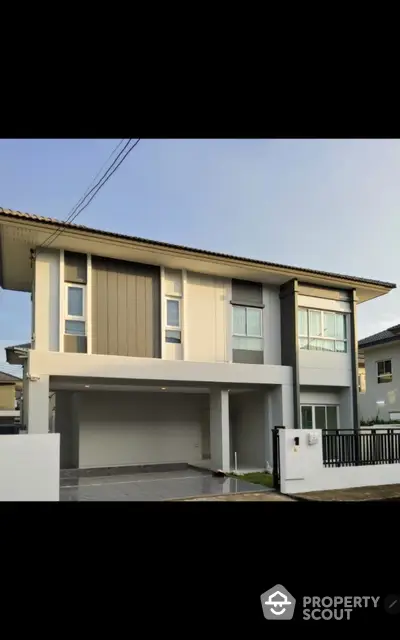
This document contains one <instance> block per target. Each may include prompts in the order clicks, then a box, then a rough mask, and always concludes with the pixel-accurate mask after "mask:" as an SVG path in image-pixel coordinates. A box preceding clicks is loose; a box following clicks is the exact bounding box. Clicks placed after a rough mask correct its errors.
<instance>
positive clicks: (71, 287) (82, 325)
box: [65, 282, 86, 336]
mask: <svg viewBox="0 0 400 640" xmlns="http://www.w3.org/2000/svg"><path fill="white" fill-rule="evenodd" d="M85 294H86V287H85V286H84V285H79V284H71V283H69V282H67V283H65V333H66V334H67V335H73V336H84V335H86V299H85V297H86V296H85Z"/></svg>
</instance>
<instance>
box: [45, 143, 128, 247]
mask: <svg viewBox="0 0 400 640" xmlns="http://www.w3.org/2000/svg"><path fill="white" fill-rule="evenodd" d="M139 142H140V138H138V139H137V140H136V142H135V143H134V144H133V145H132V146H131V147H130V148H129V149H128V151H127V152H126V153H125V155H124V156H123V157H122V158H121V160H120V161H119V163H118V164H117V165H116V167H114V169H113V170H112V171H111V173H109V175H108V176H107V177H105V176H106V175H107V173H108V171H109V169H108V171H106V173H105V175H104V176H103V178H102V179H101V180H100V181H99V183H100V182H102V180H103V182H102V183H101V184H100V186H98V188H97V190H96V191H95V192H94V193H93V195H92V196H91V198H90V199H89V200H88V201H87V202H86V204H85V205H83V207H80V209H78V211H77V212H76V213H75V214H74V215H73V216H72V217H70V218H69V219H68V222H72V221H73V220H75V219H76V218H77V217H78V216H79V214H81V213H82V211H84V210H85V209H86V207H88V206H89V204H90V203H91V202H92V200H93V199H94V198H95V197H96V195H97V194H98V192H99V191H100V189H102V187H104V185H105V184H106V182H108V180H109V179H110V178H111V176H113V175H114V173H115V172H116V171H117V169H118V167H120V166H121V164H122V163H123V161H124V160H125V158H127V156H128V155H129V154H130V152H131V151H133V149H134V148H135V147H136V145H137V144H139ZM125 148H126V145H125V147H124V149H125ZM119 155H120V154H119ZM114 163H115V162H114ZM114 163H113V164H114ZM110 168H111V167H110ZM104 178H105V179H104ZM63 231H65V228H64V227H60V228H59V230H58V231H56V233H55V236H54V238H53V240H52V241H51V242H50V243H49V244H48V245H46V247H45V248H47V247H49V246H50V244H52V242H54V240H55V239H56V238H58V236H60V235H61V234H62V233H63ZM39 249H40V247H39ZM36 255H38V253H36Z"/></svg>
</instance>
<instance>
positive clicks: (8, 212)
mask: <svg viewBox="0 0 400 640" xmlns="http://www.w3.org/2000/svg"><path fill="white" fill-rule="evenodd" d="M2 217H3V218H4V217H7V218H19V219H21V220H31V221H32V222H40V223H42V224H44V225H48V226H52V227H57V228H58V229H60V230H61V229H76V230H77V231H86V232H88V233H95V234H98V235H102V236H105V237H109V238H119V239H121V240H130V241H133V242H137V243H141V244H148V245H153V246H158V247H165V248H168V249H175V250H179V251H188V252H191V253H193V254H201V255H205V256H214V257H215V258H222V259H223V258H225V259H228V260H239V261H241V262H243V263H249V264H258V265H260V266H265V267H270V268H275V269H285V270H288V271H297V272H298V273H299V274H301V273H304V275H305V276H306V275H307V274H309V275H312V274H313V275H317V276H322V277H330V278H338V279H340V280H347V281H350V282H354V283H360V284H362V283H364V284H366V285H372V286H374V285H375V286H379V287H385V288H387V289H395V288H396V285H395V284H393V283H392V282H382V281H380V280H369V279H366V278H357V277H355V276H347V275H344V274H337V273H330V272H328V271H318V270H315V269H305V268H303V267H295V266H290V265H283V264H278V263H274V262H265V261H263V260H255V259H253V258H243V257H240V256H234V255H230V254H226V253H217V252H215V251H206V250H205V249H195V248H193V247H186V246H183V245H175V244H170V243H167V242H160V241H157V240H148V239H145V238H138V237H136V236H128V235H124V234H121V233H114V232H111V231H104V230H101V229H93V228H90V227H86V226H84V225H80V224H75V223H72V222H63V221H61V220H56V219H55V218H45V217H43V216H38V215H34V214H32V213H23V212H21V211H15V210H12V209H4V208H3V207H0V219H1V218H2Z"/></svg>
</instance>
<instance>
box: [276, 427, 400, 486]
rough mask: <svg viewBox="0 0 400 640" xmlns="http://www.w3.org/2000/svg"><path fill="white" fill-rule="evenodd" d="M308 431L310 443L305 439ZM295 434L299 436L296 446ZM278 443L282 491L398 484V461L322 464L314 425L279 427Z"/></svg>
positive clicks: (320, 440)
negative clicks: (311, 439) (343, 465)
mask: <svg viewBox="0 0 400 640" xmlns="http://www.w3.org/2000/svg"><path fill="white" fill-rule="evenodd" d="M310 434H312V435H313V436H314V438H315V443H314V444H311V443H310V442H309V435H310ZM295 438H299V445H298V446H296V445H295ZM279 445H280V476H281V480H280V482H281V492H282V493H306V492H307V491H325V490H329V489H347V488H350V487H366V486H377V485H385V484H400V464H378V465H366V466H360V467H324V465H323V458H322V434H321V432H320V431H319V430H318V429H314V430H311V429H280V431H279Z"/></svg>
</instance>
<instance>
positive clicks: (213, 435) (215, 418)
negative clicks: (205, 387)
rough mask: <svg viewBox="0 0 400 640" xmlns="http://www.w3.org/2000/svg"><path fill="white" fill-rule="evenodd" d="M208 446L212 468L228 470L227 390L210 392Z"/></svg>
mask: <svg viewBox="0 0 400 640" xmlns="http://www.w3.org/2000/svg"><path fill="white" fill-rule="evenodd" d="M210 448H211V464H212V467H213V469H214V470H220V471H230V470H231V469H230V434H229V391H226V390H224V389H215V390H212V391H211V393H210Z"/></svg>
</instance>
